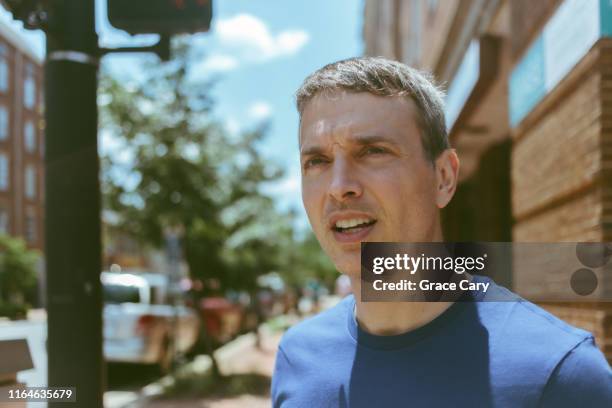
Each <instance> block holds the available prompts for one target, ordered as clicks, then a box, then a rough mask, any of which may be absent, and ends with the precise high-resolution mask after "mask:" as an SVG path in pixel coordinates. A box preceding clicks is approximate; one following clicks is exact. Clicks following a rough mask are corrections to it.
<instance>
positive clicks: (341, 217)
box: [300, 92, 454, 277]
mask: <svg viewBox="0 0 612 408" xmlns="http://www.w3.org/2000/svg"><path fill="white" fill-rule="evenodd" d="M416 114H417V112H416V107H415V106H414V104H413V102H412V101H410V100H409V99H407V98H404V97H380V96H375V95H372V94H369V93H347V92H338V93H335V94H334V95H332V96H331V97H330V96H325V95H317V96H315V98H313V99H312V100H311V101H310V102H308V104H307V105H306V107H305V109H304V111H303V114H302V121H301V126H300V161H301V168H302V200H303V202H304V207H305V208H306V212H307V214H308V218H309V220H310V224H311V225H312V227H313V230H314V233H315V235H316V237H317V239H318V240H319V242H320V244H321V246H322V247H323V249H324V251H325V252H326V253H327V254H328V256H329V257H330V258H331V259H332V261H333V262H334V264H335V265H336V268H338V270H340V271H341V272H343V273H346V274H348V275H349V276H353V277H358V276H359V273H360V247H361V246H360V243H361V242H362V241H392V242H426V241H435V240H440V239H441V236H440V235H441V232H440V227H439V207H440V197H439V195H440V190H441V187H440V185H439V184H440V183H439V177H438V176H437V174H436V169H435V168H434V166H433V165H432V164H431V162H429V161H428V160H427V159H426V158H425V154H424V151H423V147H422V144H421V137H420V131H419V129H418V126H417V123H416V120H415V118H416ZM453 154H454V153H453ZM449 199H450V198H449ZM444 205H446V202H444V203H443V205H441V206H444Z"/></svg>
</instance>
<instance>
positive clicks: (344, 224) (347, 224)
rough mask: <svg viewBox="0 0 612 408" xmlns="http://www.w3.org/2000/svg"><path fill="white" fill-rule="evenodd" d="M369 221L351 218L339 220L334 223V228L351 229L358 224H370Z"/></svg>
mask: <svg viewBox="0 0 612 408" xmlns="http://www.w3.org/2000/svg"><path fill="white" fill-rule="evenodd" d="M371 221H372V220H371V219H368V218H351V219H348V220H339V221H336V228H352V227H354V226H356V225H359V224H367V223H369V222H371Z"/></svg>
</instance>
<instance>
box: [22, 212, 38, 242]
mask: <svg viewBox="0 0 612 408" xmlns="http://www.w3.org/2000/svg"><path fill="white" fill-rule="evenodd" d="M24 235H25V239H26V241H28V242H36V217H35V216H33V215H26V219H25V234H24Z"/></svg>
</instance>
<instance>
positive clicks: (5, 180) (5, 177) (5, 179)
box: [0, 153, 9, 191]
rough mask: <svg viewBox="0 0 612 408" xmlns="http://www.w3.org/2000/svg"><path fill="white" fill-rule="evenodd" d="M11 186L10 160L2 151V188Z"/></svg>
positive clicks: (0, 173) (0, 172)
mask: <svg viewBox="0 0 612 408" xmlns="http://www.w3.org/2000/svg"><path fill="white" fill-rule="evenodd" d="M8 188H9V160H8V156H7V155H6V153H0V190H1V191H6V190H8Z"/></svg>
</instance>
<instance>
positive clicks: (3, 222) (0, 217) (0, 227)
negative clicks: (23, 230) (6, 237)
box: [0, 207, 9, 234]
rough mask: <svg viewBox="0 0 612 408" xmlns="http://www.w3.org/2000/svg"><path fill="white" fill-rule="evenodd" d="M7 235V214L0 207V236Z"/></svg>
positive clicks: (5, 210)
mask: <svg viewBox="0 0 612 408" xmlns="http://www.w3.org/2000/svg"><path fill="white" fill-rule="evenodd" d="M8 233H9V214H8V211H7V209H6V208H2V207H0V234H8Z"/></svg>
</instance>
